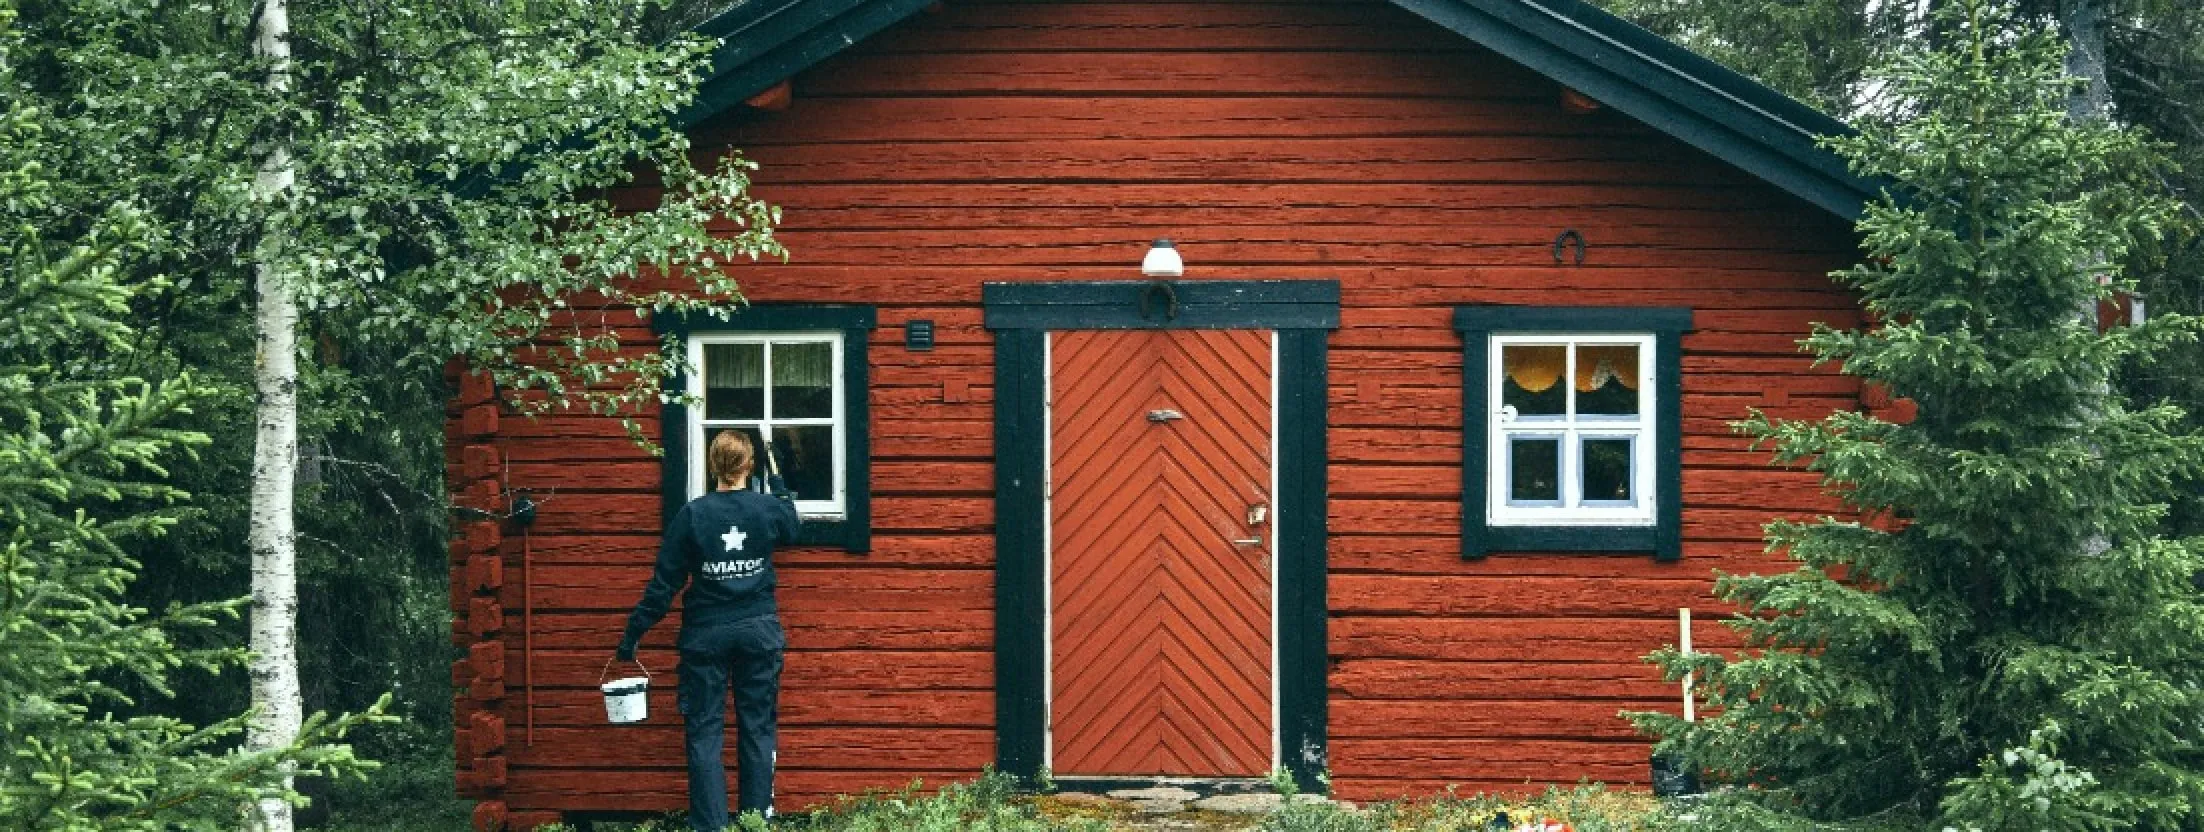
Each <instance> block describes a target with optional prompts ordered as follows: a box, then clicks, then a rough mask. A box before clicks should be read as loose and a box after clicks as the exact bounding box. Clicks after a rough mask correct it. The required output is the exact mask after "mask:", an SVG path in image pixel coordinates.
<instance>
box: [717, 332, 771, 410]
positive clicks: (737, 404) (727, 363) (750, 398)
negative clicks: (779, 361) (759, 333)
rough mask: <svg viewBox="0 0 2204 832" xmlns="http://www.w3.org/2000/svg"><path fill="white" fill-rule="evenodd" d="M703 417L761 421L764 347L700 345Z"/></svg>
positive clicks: (763, 389) (760, 345)
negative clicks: (702, 361)
mask: <svg viewBox="0 0 2204 832" xmlns="http://www.w3.org/2000/svg"><path fill="white" fill-rule="evenodd" d="M704 418H706V419H763V418H765V345H764V344H706V345H705V346H704Z"/></svg>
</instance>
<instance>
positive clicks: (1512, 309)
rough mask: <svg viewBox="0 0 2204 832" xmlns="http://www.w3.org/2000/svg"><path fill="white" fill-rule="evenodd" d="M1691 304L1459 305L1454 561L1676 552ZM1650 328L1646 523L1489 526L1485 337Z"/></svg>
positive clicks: (1664, 557) (1657, 556)
mask: <svg viewBox="0 0 2204 832" xmlns="http://www.w3.org/2000/svg"><path fill="white" fill-rule="evenodd" d="M1690 329H1691V309H1689V308H1687V307H1663V306H1644V307H1638V306H1502V305H1475V306H1458V307H1455V309H1454V331H1456V332H1459V333H1461V336H1462V559H1463V560H1480V559H1483V558H1484V557H1485V556H1486V555H1490V554H1493V553H1495V552H1541V553H1543V552H1651V553H1652V554H1653V559H1654V560H1657V561H1672V560H1676V559H1678V558H1680V557H1682V556H1683V401H1682V397H1683V334H1684V333H1685V332H1686V331H1689V330H1690ZM1548 333H1550V334H1572V335H1573V334H1595V333H1596V334H1604V333H1652V334H1653V345H1654V346H1653V352H1654V356H1653V360H1654V372H1653V383H1654V389H1655V390H1657V391H1659V395H1656V396H1654V404H1653V410H1654V412H1653V437H1652V439H1653V442H1654V443H1655V447H1654V450H1653V459H1654V490H1653V501H1654V507H1653V521H1654V522H1653V525H1650V526H1495V525H1491V524H1488V523H1487V522H1486V520H1485V502H1486V499H1487V497H1488V496H1489V495H1488V493H1487V491H1486V489H1487V484H1488V483H1489V482H1490V477H1489V472H1488V471H1486V470H1485V462H1484V460H1486V459H1487V458H1488V455H1487V454H1486V447H1485V443H1486V441H1487V439H1488V438H1489V436H1490V435H1491V431H1490V430H1489V429H1488V428H1489V427H1490V426H1489V425H1487V424H1486V423H1485V421H1484V420H1485V418H1487V417H1486V416H1485V415H1484V414H1487V413H1489V412H1490V411H1491V409H1492V408H1491V407H1490V403H1489V402H1488V401H1487V397H1488V395H1489V391H1490V389H1491V384H1490V382H1491V379H1489V378H1487V377H1486V375H1485V372H1486V371H1485V370H1484V369H1483V368H1485V367H1488V366H1490V364H1489V359H1490V357H1491V353H1490V350H1491V347H1492V341H1491V336H1494V335H1517V334H1529V335H1535V334H1548Z"/></svg>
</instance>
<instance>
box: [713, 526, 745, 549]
mask: <svg viewBox="0 0 2204 832" xmlns="http://www.w3.org/2000/svg"><path fill="white" fill-rule="evenodd" d="M746 537H749V535H746V534H743V533H742V529H739V528H736V527H734V526H728V527H727V533H726V534H723V535H720V536H719V542H721V543H725V544H727V551H730V552H732V551H734V550H736V549H740V548H742V541H743V538H746Z"/></svg>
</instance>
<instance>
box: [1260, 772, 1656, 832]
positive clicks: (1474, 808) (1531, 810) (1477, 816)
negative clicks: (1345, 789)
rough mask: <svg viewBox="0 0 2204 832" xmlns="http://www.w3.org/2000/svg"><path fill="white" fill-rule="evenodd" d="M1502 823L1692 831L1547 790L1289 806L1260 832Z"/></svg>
mask: <svg viewBox="0 0 2204 832" xmlns="http://www.w3.org/2000/svg"><path fill="white" fill-rule="evenodd" d="M1502 816H1505V817H1506V820H1507V828H1508V829H1510V830H1513V829H1514V828H1515V827H1516V826H1518V825H1522V824H1528V823H1534V822H1537V821H1540V820H1556V821H1561V822H1564V823H1567V824H1569V826H1570V828H1572V829H1575V830H1577V832H1634V831H1635V830H1651V829H1671V828H1676V829H1688V828H1693V827H1691V826H1690V824H1689V823H1688V822H1686V821H1679V820H1677V819H1676V818H1674V817H1673V816H1670V815H1667V814H1664V811H1663V809H1662V808H1661V807H1660V806H1659V805H1658V804H1656V803H1654V801H1653V800H1651V799H1650V798H1647V797H1645V796H1644V795H1640V794H1630V793H1627V792H1613V791H1608V790H1607V789H1605V788H1602V787H1600V786H1597V785H1592V784H1583V785H1578V786H1576V787H1573V788H1558V787H1556V788H1548V789H1546V791H1545V792H1544V793H1542V794H1538V795H1534V796H1532V797H1530V798H1528V799H1523V798H1517V797H1507V796H1494V795H1475V796H1470V797H1462V796H1457V795H1454V794H1452V793H1451V792H1450V793H1448V794H1447V795H1445V796H1443V797H1439V798H1435V799H1432V800H1416V801H1404V802H1397V803H1379V804H1376V805H1374V806H1369V807H1365V808H1348V807H1346V806H1342V805H1340V804H1337V803H1331V802H1319V801H1294V800H1289V801H1288V802H1287V804H1286V805H1285V806H1284V807H1283V808H1281V809H1279V810H1278V811H1277V812H1274V813H1272V814H1271V815H1269V816H1268V817H1265V818H1264V819H1263V821H1262V823H1261V825H1260V826H1258V827H1257V829H1259V830H1261V832H1456V831H1457V830H1477V832H1482V830H1485V829H1489V828H1491V824H1492V823H1493V822H1494V821H1495V820H1497V819H1499V818H1501V817H1502Z"/></svg>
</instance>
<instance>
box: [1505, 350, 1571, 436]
mask: <svg viewBox="0 0 2204 832" xmlns="http://www.w3.org/2000/svg"><path fill="white" fill-rule="evenodd" d="M1568 361H1569V348H1568V347H1565V346H1561V345H1559V344H1556V345H1552V346H1546V345H1515V344H1511V345H1508V346H1505V347H1502V348H1500V365H1501V371H1502V374H1503V375H1504V376H1505V377H1504V378H1502V379H1501V380H1500V403H1501V404H1502V405H1506V406H1509V407H1513V408H1515V412H1516V416H1517V418H1521V417H1524V416H1559V415H1561V414H1562V413H1563V412H1564V411H1565V410H1566V409H1567V408H1568V404H1569V388H1568V387H1567V386H1565V385H1563V384H1561V383H1560V382H1561V376H1562V374H1563V373H1565V372H1567V371H1568Z"/></svg>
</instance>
